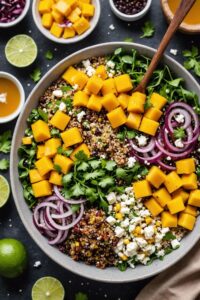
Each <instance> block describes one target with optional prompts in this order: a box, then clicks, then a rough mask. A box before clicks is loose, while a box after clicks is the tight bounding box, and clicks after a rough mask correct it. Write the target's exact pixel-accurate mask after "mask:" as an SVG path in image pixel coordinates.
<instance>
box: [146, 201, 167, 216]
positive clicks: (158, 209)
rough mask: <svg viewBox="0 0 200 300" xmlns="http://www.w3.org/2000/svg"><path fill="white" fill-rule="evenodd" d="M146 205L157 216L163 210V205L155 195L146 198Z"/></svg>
mask: <svg viewBox="0 0 200 300" xmlns="http://www.w3.org/2000/svg"><path fill="white" fill-rule="evenodd" d="M144 205H145V206H146V208H147V209H148V210H149V211H150V213H151V214H152V216H153V217H157V216H158V215H159V214H160V213H161V212H162V211H163V208H162V206H160V205H159V204H158V202H157V201H156V200H155V199H154V198H153V197H152V198H151V199H148V200H146V201H145V202H144Z"/></svg>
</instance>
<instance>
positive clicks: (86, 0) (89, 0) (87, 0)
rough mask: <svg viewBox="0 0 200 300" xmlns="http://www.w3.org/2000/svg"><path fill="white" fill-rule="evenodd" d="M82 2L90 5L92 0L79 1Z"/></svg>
mask: <svg viewBox="0 0 200 300" xmlns="http://www.w3.org/2000/svg"><path fill="white" fill-rule="evenodd" d="M79 1H80V2H83V3H88V4H89V3H90V2H91V0H79Z"/></svg>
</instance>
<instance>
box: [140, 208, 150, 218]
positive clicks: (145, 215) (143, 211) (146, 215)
mask: <svg viewBox="0 0 200 300" xmlns="http://www.w3.org/2000/svg"><path fill="white" fill-rule="evenodd" d="M150 215H151V214H150V212H149V211H148V210H147V209H145V210H141V211H140V216H141V217H144V218H145V217H149V216H150Z"/></svg>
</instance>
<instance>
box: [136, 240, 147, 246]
mask: <svg viewBox="0 0 200 300" xmlns="http://www.w3.org/2000/svg"><path fill="white" fill-rule="evenodd" d="M135 241H136V243H137V244H138V246H139V247H140V248H143V247H146V245H147V241H145V239H143V238H141V237H137V238H135Z"/></svg>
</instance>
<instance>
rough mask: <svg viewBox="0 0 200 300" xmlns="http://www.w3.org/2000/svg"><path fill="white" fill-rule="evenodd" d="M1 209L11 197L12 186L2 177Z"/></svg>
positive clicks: (0, 176)
mask: <svg viewBox="0 0 200 300" xmlns="http://www.w3.org/2000/svg"><path fill="white" fill-rule="evenodd" d="M0 191H1V192H0V207H2V206H4V204H6V202H7V201H8V198H9V195H10V186H9V184H8V181H7V179H6V178H5V177H3V176H2V175H0Z"/></svg>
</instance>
